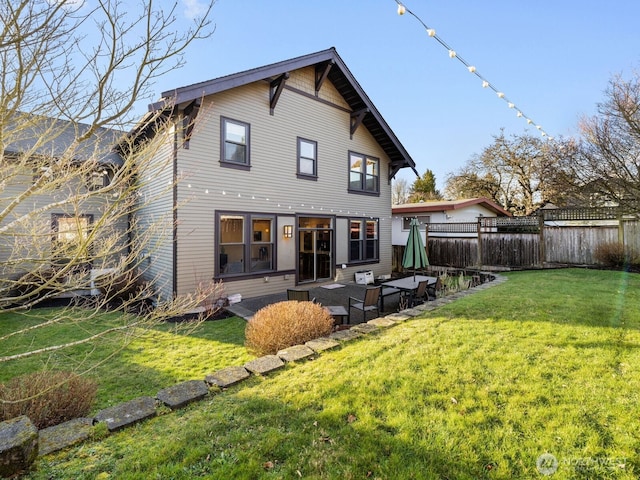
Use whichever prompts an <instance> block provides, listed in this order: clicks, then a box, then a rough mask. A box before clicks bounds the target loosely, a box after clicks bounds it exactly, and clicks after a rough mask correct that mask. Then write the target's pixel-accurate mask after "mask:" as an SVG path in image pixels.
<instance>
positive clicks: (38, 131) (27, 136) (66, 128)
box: [4, 112, 125, 167]
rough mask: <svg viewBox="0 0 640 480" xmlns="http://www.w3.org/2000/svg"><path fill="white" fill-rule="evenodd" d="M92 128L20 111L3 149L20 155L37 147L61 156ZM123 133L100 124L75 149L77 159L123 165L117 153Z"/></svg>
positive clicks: (40, 152) (36, 152) (48, 154)
mask: <svg viewBox="0 0 640 480" xmlns="http://www.w3.org/2000/svg"><path fill="white" fill-rule="evenodd" d="M90 128H91V126H90V125H87V124H85V123H78V122H71V121H69V120H61V119H59V118H52V117H45V116H42V115H35V114H32V113H25V112H19V113H18V114H16V116H15V117H14V118H12V119H11V120H10V126H9V129H10V130H12V131H13V135H12V136H11V140H10V143H9V144H8V145H6V147H5V150H4V153H5V154H7V155H12V154H13V155H18V154H20V153H23V152H26V151H29V150H32V149H34V148H35V150H34V151H33V154H34V155H41V156H46V157H52V158H56V157H60V156H62V155H64V154H65V152H67V150H68V149H69V148H71V147H73V145H74V142H75V141H76V140H77V138H78V137H80V136H82V135H84V134H86V133H87V132H88V131H89V129H90ZM124 133H125V132H123V131H120V130H115V129H109V128H104V127H101V128H98V129H97V130H96V131H95V132H94V133H93V134H92V135H91V137H89V139H88V140H87V141H85V142H83V143H82V144H81V145H79V146H78V147H76V148H75V149H74V150H73V159H74V161H77V162H84V161H87V160H91V159H93V160H95V161H96V162H98V164H100V165H104V166H115V167H120V166H122V165H123V163H124V162H123V159H122V156H121V155H120V154H119V153H118V140H119V139H120V138H121V137H122V136H123V135H124ZM96 155H98V157H96Z"/></svg>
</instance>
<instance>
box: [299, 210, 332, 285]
mask: <svg viewBox="0 0 640 480" xmlns="http://www.w3.org/2000/svg"><path fill="white" fill-rule="evenodd" d="M333 264H334V261H333V227H332V221H331V218H318V217H300V219H299V222H298V281H299V283H306V282H319V281H324V280H328V279H330V278H332V277H333V268H332V265H333Z"/></svg>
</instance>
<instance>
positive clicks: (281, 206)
mask: <svg viewBox="0 0 640 480" xmlns="http://www.w3.org/2000/svg"><path fill="white" fill-rule="evenodd" d="M192 187H193V185H192ZM193 190H198V189H196V188H192V189H191V191H192V192H193ZM199 191H201V192H202V191H204V193H205V194H206V195H210V194H211V195H216V190H215V189H209V188H206V189H204V190H199ZM218 192H219V193H218V194H219V195H221V196H227V197H229V196H230V197H232V198H242V199H244V200H253V201H255V202H256V203H258V204H260V205H261V206H264V205H269V204H272V207H271V208H272V209H273V210H274V211H276V209H277V210H293V209H295V210H296V211H298V213H300V212H299V211H300V209H303V210H306V211H308V212H309V214H310V215H313V214H314V212H317V211H318V210H319V211H321V212H331V213H332V214H334V215H348V216H357V217H361V218H369V219H372V220H374V219H375V220H376V221H378V222H379V221H387V220H394V219H396V218H397V216H396V215H392V216H379V215H371V214H370V213H367V212H360V211H353V212H352V211H351V210H348V211H345V210H340V209H337V208H331V207H330V206H326V205H310V204H308V203H307V204H305V203H288V202H283V201H281V200H280V201H277V200H276V201H272V200H271V199H270V198H269V197H261V196H259V195H255V194H247V193H246V192H230V191H228V190H219V191H218ZM197 199H198V194H197V191H196V192H193V193H192V195H191V200H192V201H193V200H197ZM207 201H210V200H207ZM315 215H320V214H319V213H315ZM325 215H326V214H325Z"/></svg>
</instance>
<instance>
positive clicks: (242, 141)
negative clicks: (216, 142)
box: [220, 117, 250, 167]
mask: <svg viewBox="0 0 640 480" xmlns="http://www.w3.org/2000/svg"><path fill="white" fill-rule="evenodd" d="M221 129H222V141H221V142H220V143H221V145H222V155H221V156H222V159H221V161H222V163H228V164H233V165H239V166H246V167H248V166H249V163H250V162H249V145H250V143H249V139H250V135H249V133H250V132H249V130H250V128H249V124H248V123H244V122H240V121H238V120H231V119H229V118H224V117H222V118H221Z"/></svg>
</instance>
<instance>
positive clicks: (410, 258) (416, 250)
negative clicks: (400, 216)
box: [402, 218, 429, 277]
mask: <svg viewBox="0 0 640 480" xmlns="http://www.w3.org/2000/svg"><path fill="white" fill-rule="evenodd" d="M428 265H429V259H428V258H427V252H426V250H425V248H424V243H422V237H421V236H420V224H419V223H418V219H417V218H413V219H411V223H410V224H409V238H408V239H407V245H406V246H405V249H404V256H403V257H402V266H403V267H404V268H413V276H414V277H415V275H416V270H418V269H422V268H425V267H426V266H428Z"/></svg>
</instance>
